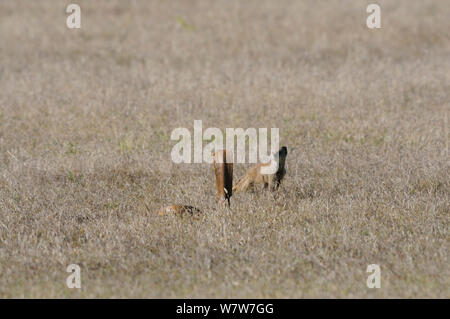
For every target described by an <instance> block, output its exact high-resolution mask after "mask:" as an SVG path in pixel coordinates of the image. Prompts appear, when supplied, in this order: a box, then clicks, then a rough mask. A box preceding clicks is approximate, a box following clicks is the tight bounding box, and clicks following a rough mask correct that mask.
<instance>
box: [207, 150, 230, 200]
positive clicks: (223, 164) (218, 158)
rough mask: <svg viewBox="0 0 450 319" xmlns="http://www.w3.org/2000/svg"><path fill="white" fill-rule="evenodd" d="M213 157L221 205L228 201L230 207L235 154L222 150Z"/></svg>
mask: <svg viewBox="0 0 450 319" xmlns="http://www.w3.org/2000/svg"><path fill="white" fill-rule="evenodd" d="M212 155H213V159H214V173H215V174H216V188H217V197H218V199H219V203H222V202H224V201H225V200H226V201H227V202H228V207H230V198H231V195H232V192H233V162H232V161H233V158H232V156H233V153H232V152H231V151H228V152H227V151H226V150H220V151H217V152H215V153H213V154H212Z"/></svg>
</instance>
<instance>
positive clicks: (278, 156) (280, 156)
mask: <svg viewBox="0 0 450 319" xmlns="http://www.w3.org/2000/svg"><path fill="white" fill-rule="evenodd" d="M286 156H287V147H286V146H283V147H282V148H280V150H279V151H278V152H277V153H275V154H274V159H275V160H276V161H277V162H278V163H281V164H284V161H285V159H286ZM283 166H284V165H283Z"/></svg>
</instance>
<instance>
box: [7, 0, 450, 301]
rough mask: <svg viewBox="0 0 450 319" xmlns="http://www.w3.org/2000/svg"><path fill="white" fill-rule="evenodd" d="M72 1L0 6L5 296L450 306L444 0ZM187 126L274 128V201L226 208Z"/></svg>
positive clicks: (252, 198) (449, 87)
mask: <svg viewBox="0 0 450 319" xmlns="http://www.w3.org/2000/svg"><path fill="white" fill-rule="evenodd" d="M72 2H75V3H78V4H79V5H80V6H81V10H82V21H81V29H79V30H70V29H68V28H67V27H66V17H67V14H66V12H65V9H66V6H67V4H68V3H69V2H68V1H59V0H40V1H16V0H14V1H13V0H3V1H0V40H1V45H0V297H3V298H10V297H19V298H21V297H25V298H38V297H43V298H48V297H61V298H85V297H95V298H97V297H106V298H109V297H119V298H128V297H137V298H154V297H158V298H160V297H167V298H173V297H195V298H199V297H208V298H209V297H210V298H228V297H236V298H241V297H242V298H247V297H255V298H260V297H261V298H266V297H284V298H313V297H319V298H384V297H386V298H394V297H400V298H418V297H426V298H449V297H450V290H449V287H450V267H449V260H448V256H449V250H450V245H449V243H450V242H449V224H450V223H449V219H450V213H449V212H450V196H449V193H450V169H449V166H450V165H449V157H448V147H449V139H450V136H449V122H448V114H449V107H450V33H449V30H450V20H449V17H450V5H449V4H448V2H447V1H442V0H415V1H410V0H397V1H376V2H377V3H379V4H380V6H381V10H382V12H381V18H382V28H381V29H368V28H367V27H366V18H367V16H368V14H367V13H366V7H367V5H368V4H369V3H371V2H374V1H359V0H352V1H338V0H331V1H312V0H311V1H306V0H305V1H300V0H286V1H282V2H280V1H273V0H259V1H256V0H248V1H237V0H219V1H206V0H205V1H162V0H159V1H158V0H155V1H144V0H136V1H119V0H116V1H104V0H101V1H100V0H99V1H87V0H83V1H82V0H77V1H72ZM196 119H198V120H202V121H203V128H204V129H205V128H207V127H218V128H220V129H223V130H225V128H227V127H234V128H238V127H243V128H248V127H255V128H259V127H267V128H271V127H278V128H279V129H280V145H286V146H287V147H288V150H289V154H288V157H287V162H286V165H287V175H286V178H285V180H284V181H283V184H282V186H281V188H280V190H279V191H278V192H277V194H275V195H274V194H271V193H267V192H261V191H257V192H255V193H248V194H246V193H243V194H236V195H235V196H233V197H232V201H231V203H232V210H231V211H228V210H226V209H221V208H218V207H217V199H216V191H215V181H214V173H213V170H212V165H210V164H174V163H173V162H172V161H171V158H170V152H171V149H172V147H173V145H175V143H176V142H175V141H171V140H170V133H171V132H172V130H173V129H174V128H176V127H186V128H188V129H189V130H191V131H192V130H193V123H194V120H196ZM248 167H249V164H235V166H234V178H235V180H236V179H237V178H238V177H239V176H241V175H242V174H243V172H244V171H245V169H246V168H248ZM175 203H181V204H186V205H193V206H196V207H198V208H200V209H202V210H203V211H204V214H203V215H202V216H201V217H199V218H197V219H193V218H188V217H185V218H178V217H176V216H166V217H164V216H157V215H155V213H154V211H156V210H157V209H159V208H160V207H162V206H164V205H169V204H175ZM69 264H78V265H80V267H81V284H82V288H81V289H69V288H67V287H66V278H67V276H68V275H69V273H67V272H66V267H67V266H68V265H69ZM369 264H379V265H380V267H381V288H380V289H369V288H367V286H366V280H367V276H368V273H366V268H367V265H369Z"/></svg>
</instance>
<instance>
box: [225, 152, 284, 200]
mask: <svg viewBox="0 0 450 319" xmlns="http://www.w3.org/2000/svg"><path fill="white" fill-rule="evenodd" d="M286 156H287V148H286V146H283V147H282V148H280V150H279V151H278V152H277V153H275V154H273V156H272V159H271V160H270V161H269V162H268V163H265V164H262V163H260V164H256V165H254V166H252V167H250V168H249V169H248V170H247V172H246V173H245V175H244V176H242V177H241V178H240V179H239V180H238V181H237V183H236V185H234V186H233V192H245V191H248V190H252V189H253V188H254V185H255V184H264V188H267V187H269V189H270V190H271V191H274V190H276V189H278V187H279V186H280V183H281V181H282V180H283V177H284V175H286V169H285V162H286Z"/></svg>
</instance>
